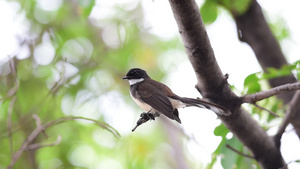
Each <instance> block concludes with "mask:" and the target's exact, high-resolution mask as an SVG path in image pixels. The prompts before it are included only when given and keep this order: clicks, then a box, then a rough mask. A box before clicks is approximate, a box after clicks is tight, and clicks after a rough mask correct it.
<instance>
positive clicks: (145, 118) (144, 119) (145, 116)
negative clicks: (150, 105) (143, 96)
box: [132, 112, 155, 132]
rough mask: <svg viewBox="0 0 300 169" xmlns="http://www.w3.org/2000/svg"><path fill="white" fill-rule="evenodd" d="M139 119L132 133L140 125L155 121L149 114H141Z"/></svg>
mask: <svg viewBox="0 0 300 169" xmlns="http://www.w3.org/2000/svg"><path fill="white" fill-rule="evenodd" d="M140 117H141V118H140V119H139V120H138V121H137V122H136V126H135V127H134V128H133V129H132V132H134V130H135V129H136V128H137V127H138V126H140V125H141V124H143V123H146V122H147V121H149V120H155V116H154V115H153V114H151V113H149V112H147V113H146V112H143V113H141V115H140Z"/></svg>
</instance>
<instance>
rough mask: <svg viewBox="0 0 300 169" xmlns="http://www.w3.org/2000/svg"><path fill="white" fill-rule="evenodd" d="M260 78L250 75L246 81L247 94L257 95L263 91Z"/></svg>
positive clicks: (254, 74)
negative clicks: (256, 93)
mask: <svg viewBox="0 0 300 169" xmlns="http://www.w3.org/2000/svg"><path fill="white" fill-rule="evenodd" d="M259 80H260V79H259V78H258V77H257V74H256V73H253V74H250V75H249V76H247V77H246V79H245V80H244V88H245V89H246V93H247V94H250V93H255V92H259V91H260V90H261V86H260V84H259Z"/></svg>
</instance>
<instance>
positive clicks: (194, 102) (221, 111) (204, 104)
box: [174, 96, 231, 116]
mask: <svg viewBox="0 0 300 169" xmlns="http://www.w3.org/2000/svg"><path fill="white" fill-rule="evenodd" d="M175 97H176V98H174V99H177V100H180V101H181V102H182V103H184V104H186V106H195V107H200V108H206V109H208V110H211V111H213V112H215V113H216V114H218V115H221V116H230V115H231V112H230V110H228V109H227V108H225V107H223V106H220V105H218V104H215V103H211V102H208V101H205V100H202V99H192V98H188V97H179V96H175Z"/></svg>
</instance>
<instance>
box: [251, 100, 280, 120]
mask: <svg viewBox="0 0 300 169" xmlns="http://www.w3.org/2000/svg"><path fill="white" fill-rule="evenodd" d="M253 105H254V106H256V107H258V108H260V109H262V110H265V111H267V112H269V113H270V114H272V115H273V116H275V117H279V116H278V115H277V114H276V113H274V112H272V111H271V110H268V109H266V108H264V107H261V106H259V105H258V104H256V103H254V104H253Z"/></svg>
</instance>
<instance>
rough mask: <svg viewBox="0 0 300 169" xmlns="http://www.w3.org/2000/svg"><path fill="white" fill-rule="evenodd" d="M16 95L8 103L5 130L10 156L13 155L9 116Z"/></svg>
mask: <svg viewBox="0 0 300 169" xmlns="http://www.w3.org/2000/svg"><path fill="white" fill-rule="evenodd" d="M16 99H17V97H16V96H14V97H13V98H12V99H11V101H10V103H9V107H8V111H7V132H8V138H9V151H10V156H11V157H12V156H13V151H14V149H13V147H14V146H13V139H12V130H11V126H12V123H11V116H12V111H13V107H14V103H15V101H16Z"/></svg>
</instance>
